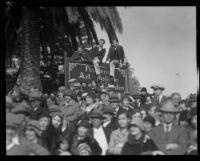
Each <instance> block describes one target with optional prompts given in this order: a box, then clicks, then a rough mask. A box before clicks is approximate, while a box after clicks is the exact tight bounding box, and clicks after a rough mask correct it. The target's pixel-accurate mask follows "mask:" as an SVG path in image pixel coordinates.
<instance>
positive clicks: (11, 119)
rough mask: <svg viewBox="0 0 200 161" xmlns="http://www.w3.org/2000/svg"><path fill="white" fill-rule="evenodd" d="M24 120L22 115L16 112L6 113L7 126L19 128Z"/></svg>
mask: <svg viewBox="0 0 200 161" xmlns="http://www.w3.org/2000/svg"><path fill="white" fill-rule="evenodd" d="M23 120H24V117H23V116H22V115H16V114H14V113H11V112H9V113H6V127H13V128H18V127H19V126H20V125H21V124H22V122H23Z"/></svg>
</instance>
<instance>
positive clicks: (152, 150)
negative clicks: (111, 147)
mask: <svg viewBox="0 0 200 161" xmlns="http://www.w3.org/2000/svg"><path fill="white" fill-rule="evenodd" d="M144 131H145V128H144V123H143V121H142V119H140V118H133V119H132V120H131V122H130V124H129V136H128V141H127V142H126V143H125V145H124V146H123V148H122V152H121V154H122V155H158V154H160V155H162V154H163V153H162V152H161V151H157V150H158V148H157V146H156V145H155V143H154V142H153V140H152V139H151V138H150V137H148V136H147V135H145V132H144Z"/></svg>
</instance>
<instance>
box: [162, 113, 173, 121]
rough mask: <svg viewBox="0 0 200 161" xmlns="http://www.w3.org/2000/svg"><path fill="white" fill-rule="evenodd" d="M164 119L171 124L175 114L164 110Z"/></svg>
mask: <svg viewBox="0 0 200 161" xmlns="http://www.w3.org/2000/svg"><path fill="white" fill-rule="evenodd" d="M162 116H163V121H164V123H166V124H170V123H172V122H173V121H174V118H175V114H173V113H170V112H163V115H162Z"/></svg>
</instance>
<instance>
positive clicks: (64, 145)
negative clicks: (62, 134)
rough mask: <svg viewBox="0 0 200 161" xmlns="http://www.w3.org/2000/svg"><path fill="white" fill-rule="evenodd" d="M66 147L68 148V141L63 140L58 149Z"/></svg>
mask: <svg viewBox="0 0 200 161" xmlns="http://www.w3.org/2000/svg"><path fill="white" fill-rule="evenodd" d="M68 148H69V143H68V142H67V141H66V140H65V141H63V142H62V143H60V149H61V150H63V151H64V150H68Z"/></svg>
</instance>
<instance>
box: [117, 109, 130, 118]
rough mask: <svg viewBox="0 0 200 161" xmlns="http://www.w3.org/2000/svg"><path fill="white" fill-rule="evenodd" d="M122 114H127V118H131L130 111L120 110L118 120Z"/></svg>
mask: <svg viewBox="0 0 200 161" xmlns="http://www.w3.org/2000/svg"><path fill="white" fill-rule="evenodd" d="M121 114H125V115H126V117H127V118H130V114H129V113H128V111H126V110H120V111H119V113H118V114H117V118H118V117H119V115H121Z"/></svg>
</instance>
